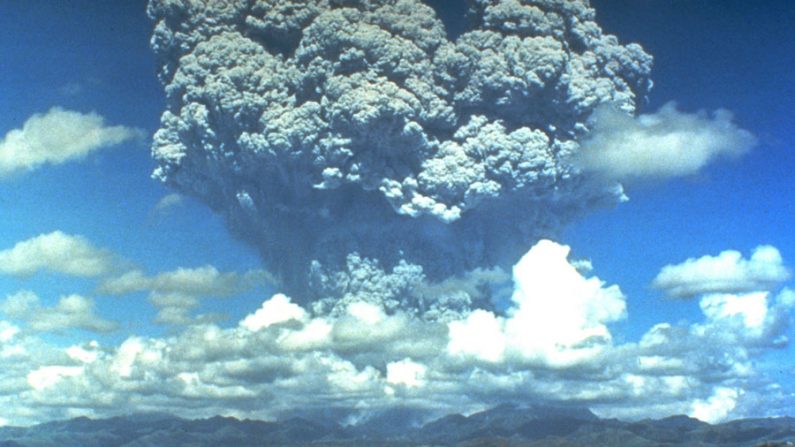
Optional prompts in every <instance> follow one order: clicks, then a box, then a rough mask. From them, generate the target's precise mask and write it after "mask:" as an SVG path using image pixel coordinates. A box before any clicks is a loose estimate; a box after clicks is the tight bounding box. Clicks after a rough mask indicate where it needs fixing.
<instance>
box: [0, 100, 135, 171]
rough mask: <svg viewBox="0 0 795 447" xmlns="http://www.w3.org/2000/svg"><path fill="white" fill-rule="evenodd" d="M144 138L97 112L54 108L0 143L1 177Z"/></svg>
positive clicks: (14, 131)
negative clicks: (113, 124)
mask: <svg viewBox="0 0 795 447" xmlns="http://www.w3.org/2000/svg"><path fill="white" fill-rule="evenodd" d="M142 135H143V131H141V130H140V129H134V128H130V127H125V126H107V125H105V119H104V118H103V117H102V116H100V115H98V114H96V113H88V114H84V113H80V112H75V111H71V110H64V109H62V108H60V107H53V108H52V109H50V110H49V111H47V113H44V114H35V115H33V116H31V117H30V118H28V120H27V121H25V124H23V125H22V128H21V129H14V130H12V131H10V132H8V133H7V134H6V135H5V137H3V139H2V140H0V178H3V177H6V176H9V175H12V174H16V173H19V172H23V171H31V170H33V169H36V168H39V167H40V166H42V165H45V164H60V163H64V162H66V161H69V160H76V159H80V158H83V157H85V156H86V155H88V154H89V153H91V152H94V151H96V150H99V149H102V148H105V147H109V146H115V145H117V144H119V143H123V142H125V141H128V140H131V139H134V138H140V137H141V136H142Z"/></svg>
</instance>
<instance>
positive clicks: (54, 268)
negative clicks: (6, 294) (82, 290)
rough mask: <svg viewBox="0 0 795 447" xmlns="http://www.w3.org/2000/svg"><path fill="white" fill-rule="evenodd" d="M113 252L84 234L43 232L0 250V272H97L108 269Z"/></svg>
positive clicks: (96, 273) (98, 273) (96, 274)
mask: <svg viewBox="0 0 795 447" xmlns="http://www.w3.org/2000/svg"><path fill="white" fill-rule="evenodd" d="M112 265H113V256H112V255H111V254H110V253H109V252H108V251H106V250H102V249H99V248H97V247H95V246H93V245H92V244H91V243H90V242H89V241H88V240H86V239H85V238H83V237H81V236H72V235H69V234H65V233H62V232H60V231H53V232H52V233H47V234H41V235H38V236H35V237H33V238H30V239H27V240H25V241H21V242H18V243H17V244H16V245H14V246H13V247H12V248H8V249H5V250H2V251H0V273H5V274H9V275H15V276H29V275H32V274H34V273H36V272H38V271H48V272H54V273H63V274H67V275H73V276H89V277H90V276H98V275H101V274H104V273H106V272H108V271H109V270H110V269H111V267H112Z"/></svg>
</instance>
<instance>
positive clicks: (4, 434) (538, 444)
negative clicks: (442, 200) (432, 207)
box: [0, 404, 795, 447]
mask: <svg viewBox="0 0 795 447" xmlns="http://www.w3.org/2000/svg"><path fill="white" fill-rule="evenodd" d="M390 415H391V416H396V419H399V420H398V421H396V422H397V423H396V424H394V425H392V424H390ZM227 445H230V446H231V445H235V446H246V447H247V446H252V447H254V446H329V447H330V446H372V445H379V446H395V447H397V446H420V445H422V446H469V447H474V446H517V447H519V446H533V447H542V446H566V447H585V446H595V445H598V446H604V447H612V446H621V447H635V446H637V447H652V446H654V447H666V446H671V447H673V446H692V447H709V446H731V447H756V446H787V445H795V419H793V418H789V417H785V418H769V419H743V420H736V421H732V422H727V423H724V424H718V425H710V424H707V423H705V422H701V421H699V420H697V419H693V418H689V417H687V416H672V417H668V418H664V419H658V420H642V421H635V422H623V421H619V420H616V419H600V418H598V417H597V416H596V415H594V414H593V413H592V412H590V411H589V410H587V409H580V408H570V407H553V406H527V407H521V406H517V405H511V404H506V405H500V406H497V407H494V408H492V409H490V410H486V411H483V412H479V413H475V414H472V415H470V416H463V415H460V414H454V415H448V416H444V417H442V418H439V419H436V420H434V421H431V422H429V423H427V424H424V425H421V424H419V423H417V422H416V420H414V419H412V418H411V416H410V411H408V410H406V411H403V412H400V411H398V412H396V413H394V414H392V413H385V414H384V415H383V416H381V417H373V418H371V419H368V420H366V421H364V422H362V423H360V424H358V425H355V426H343V425H340V424H337V423H330V422H327V421H313V420H308V419H304V418H300V417H293V418H290V419H286V420H283V421H278V422H266V421H256V420H248V419H246V420H239V419H236V418H232V417H220V416H216V417H212V418H209V419H195V420H188V419H182V418H179V417H175V416H170V415H167V414H144V415H131V416H120V417H113V418H108V419H96V420H95V419H89V418H85V417H80V418H75V419H70V420H65V421H55V422H48V423H44V424H39V425H35V426H31V427H2V428H0V447H54V446H58V447H61V446H75V447H77V446H80V447H154V446H169V447H188V446H190V447H203V446H208V447H209V446H227Z"/></svg>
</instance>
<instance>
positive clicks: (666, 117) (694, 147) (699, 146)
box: [578, 103, 756, 181]
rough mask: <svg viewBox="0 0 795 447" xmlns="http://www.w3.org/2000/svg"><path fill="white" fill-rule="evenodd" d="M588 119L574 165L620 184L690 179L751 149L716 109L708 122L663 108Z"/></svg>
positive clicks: (751, 140) (748, 137)
mask: <svg viewBox="0 0 795 447" xmlns="http://www.w3.org/2000/svg"><path fill="white" fill-rule="evenodd" d="M593 119H594V123H593V129H592V132H591V134H590V135H589V138H588V139H587V140H586V141H584V142H583V144H582V149H583V150H582V152H581V153H580V154H578V161H579V163H580V164H581V165H582V167H583V168H585V169H586V170H590V171H596V172H598V173H601V174H603V175H605V176H607V177H608V178H612V179H616V180H620V181H626V180H632V179H635V178H660V177H674V176H683V175H689V174H695V173H696V172H698V171H699V170H700V169H701V168H703V167H704V166H706V165H707V164H708V163H710V162H711V161H712V160H714V159H716V158H719V157H737V156H739V155H742V154H743V153H745V152H747V151H748V150H750V149H751V148H752V147H753V146H754V145H755V144H756V138H755V137H754V136H753V135H752V134H751V133H750V132H748V131H746V130H743V129H740V128H739V127H737V126H736V125H735V124H734V123H733V122H732V115H731V113H730V112H728V111H727V110H722V109H721V110H717V111H715V112H714V113H713V114H712V116H709V115H708V114H706V113H704V112H699V113H685V112H681V111H679V110H677V109H676V105H675V104H674V103H668V104H666V105H665V106H663V107H662V108H661V109H660V110H659V111H658V112H656V113H653V114H646V115H639V116H637V117H634V118H633V117H631V116H629V115H627V114H626V113H623V112H620V111H616V110H613V109H611V108H609V107H602V108H599V109H597V110H596V111H595V112H594V115H593Z"/></svg>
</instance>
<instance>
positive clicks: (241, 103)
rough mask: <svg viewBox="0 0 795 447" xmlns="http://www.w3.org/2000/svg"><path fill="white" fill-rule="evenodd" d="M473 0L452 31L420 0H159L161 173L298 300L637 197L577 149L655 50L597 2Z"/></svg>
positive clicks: (487, 258)
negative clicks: (618, 32) (623, 40)
mask: <svg viewBox="0 0 795 447" xmlns="http://www.w3.org/2000/svg"><path fill="white" fill-rule="evenodd" d="M469 9H470V12H469V13H470V15H471V17H470V18H471V22H472V25H471V27H470V28H469V29H468V30H467V31H466V32H464V33H463V34H462V35H460V36H458V37H457V38H456V39H455V40H451V39H450V38H448V36H447V34H446V31H445V28H444V26H443V23H442V22H441V20H440V19H439V18H438V17H437V15H436V14H435V12H434V10H433V9H432V8H430V7H429V6H427V5H425V4H423V3H421V2H420V1H417V0H317V1H313V2H304V1H291V0H256V1H246V2H242V1H220V0H218V1H210V0H206V1H198V0H192V1H191V0H185V1H179V2H177V1H172V0H152V1H151V2H150V4H149V7H148V13H149V15H150V17H151V18H152V19H153V20H154V21H156V27H155V32H154V36H153V38H152V47H153V48H154V50H155V52H156V54H157V56H158V58H159V63H160V71H159V76H160V79H161V81H162V83H163V84H164V86H165V90H166V94H167V98H168V102H167V110H166V111H165V112H164V113H163V116H162V124H161V128H160V130H159V131H158V132H157V134H156V135H155V139H154V148H153V154H154V157H155V159H156V160H157V163H158V167H157V170H156V171H155V174H154V175H155V177H156V178H158V179H161V180H163V181H165V182H166V183H168V184H170V185H171V186H173V187H174V188H176V189H177V190H178V191H179V192H181V193H184V194H187V195H192V196H195V197H198V198H200V199H201V200H203V201H205V202H206V203H207V204H208V205H210V206H211V207H213V208H214V209H216V210H218V211H220V212H222V213H223V214H224V215H225V216H226V218H227V220H228V222H229V226H230V227H231V229H232V230H233V231H234V232H235V233H236V234H238V235H239V236H240V237H242V238H244V239H246V240H248V241H250V242H251V243H252V244H254V245H255V246H256V247H257V249H258V250H259V252H260V253H261V254H262V257H263V259H264V260H265V263H266V265H267V267H268V268H269V269H270V270H272V271H273V272H275V273H277V274H279V276H280V277H281V278H282V280H283V286H284V290H285V291H286V292H288V293H290V294H291V295H292V296H295V297H303V299H307V300H314V299H317V298H321V297H323V296H324V293H325V292H324V290H325V289H324V287H320V286H317V284H328V283H329V282H332V283H335V285H332V286H330V290H336V289H339V288H340V284H342V283H345V282H346V281H348V282H350V281H351V280H352V278H355V277H356V274H357V272H356V271H352V270H351V266H352V265H353V266H354V267H355V266H356V265H367V266H370V267H371V268H372V269H375V270H378V269H382V270H380V271H382V272H386V273H390V272H392V273H394V272H395V271H403V270H406V269H409V270H411V269H412V268H413V267H412V266H415V267H416V268H420V274H421V275H424V276H425V277H426V278H428V279H431V280H441V279H444V278H447V277H450V276H452V275H455V274H460V273H463V272H466V271H470V270H474V269H476V268H490V267H494V266H500V267H503V268H506V267H509V266H510V265H512V264H514V263H515V262H516V261H517V260H518V259H519V258H520V257H521V255H522V254H523V253H524V252H525V251H526V250H527V249H528V248H529V247H530V246H532V245H533V243H534V242H535V241H537V240H539V239H540V238H542V237H551V236H554V235H555V233H556V230H558V229H559V228H560V226H561V225H562V224H563V223H565V222H567V221H569V220H571V219H572V218H573V217H575V216H577V215H579V214H580V213H582V212H583V211H585V210H587V209H589V208H592V207H594V206H598V205H603V204H610V203H615V202H616V201H617V200H619V199H620V198H621V197H622V192H621V189H620V187H617V186H615V185H613V186H605V183H604V182H602V183H594V182H593V181H591V180H589V179H588V178H587V177H586V176H584V175H583V174H582V173H581V172H580V171H579V170H578V168H576V167H573V166H572V164H571V163H570V160H571V159H572V157H573V155H574V154H576V153H577V152H578V151H579V143H578V141H580V140H582V139H583V137H584V136H585V135H587V133H588V124H587V123H588V118H589V116H590V115H591V114H592V112H593V111H594V109H595V108H597V107H598V106H600V105H602V104H609V105H610V106H611V107H613V108H615V109H617V110H620V111H622V112H625V113H627V114H628V115H631V114H633V113H634V111H635V104H636V101H637V100H638V98H642V97H643V96H644V95H645V94H646V92H647V90H648V88H649V87H650V81H649V79H648V75H649V71H650V67H651V57H650V56H649V55H647V54H646V53H644V51H643V50H642V48H640V47H639V46H637V45H634V44H631V45H626V46H622V45H620V44H619V43H618V41H617V39H616V38H615V37H614V36H610V35H605V34H602V31H601V29H600V28H599V26H598V25H597V24H596V23H595V22H594V11H593V10H592V9H591V8H590V7H589V5H588V3H587V2H585V1H552V0H550V1H527V0H492V1H483V0H477V1H473V2H470V8H469Z"/></svg>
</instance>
